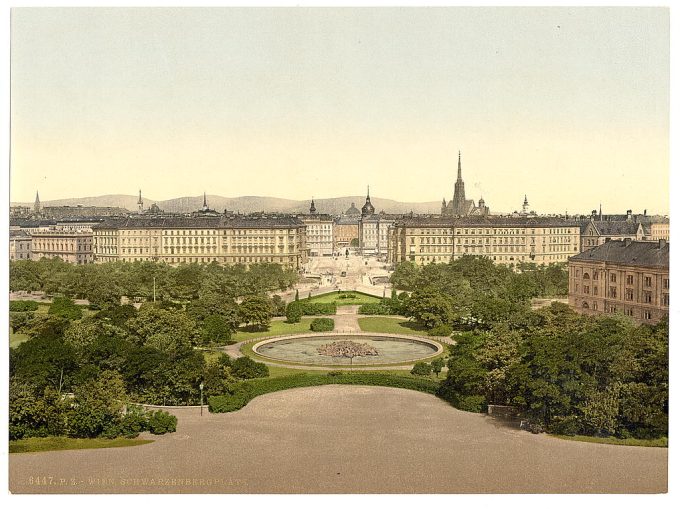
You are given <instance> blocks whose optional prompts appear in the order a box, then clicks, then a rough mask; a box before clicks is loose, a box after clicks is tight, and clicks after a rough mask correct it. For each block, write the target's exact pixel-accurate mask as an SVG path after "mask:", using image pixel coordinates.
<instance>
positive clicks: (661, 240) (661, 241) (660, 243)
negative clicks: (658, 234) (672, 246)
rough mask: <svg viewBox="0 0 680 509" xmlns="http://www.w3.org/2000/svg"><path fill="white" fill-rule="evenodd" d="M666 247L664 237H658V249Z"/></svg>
mask: <svg viewBox="0 0 680 509" xmlns="http://www.w3.org/2000/svg"><path fill="white" fill-rule="evenodd" d="M664 247H666V239H659V249H663V248H664Z"/></svg>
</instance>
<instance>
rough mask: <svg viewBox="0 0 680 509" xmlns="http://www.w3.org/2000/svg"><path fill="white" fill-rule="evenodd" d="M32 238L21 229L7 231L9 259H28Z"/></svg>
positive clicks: (29, 257)
mask: <svg viewBox="0 0 680 509" xmlns="http://www.w3.org/2000/svg"><path fill="white" fill-rule="evenodd" d="M31 244H32V238H31V236H30V234H28V233H26V232H23V231H10V233H9V259H10V260H30V259H31Z"/></svg>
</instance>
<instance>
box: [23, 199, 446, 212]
mask: <svg viewBox="0 0 680 509" xmlns="http://www.w3.org/2000/svg"><path fill="white" fill-rule="evenodd" d="M137 199H138V197H137V196H134V195H124V194H110V195H105V196H93V197H86V198H69V199H62V200H50V201H43V202H41V204H42V205H43V206H64V205H70V206H75V205H83V206H99V207H123V208H126V209H128V210H131V211H133V210H137ZM142 199H143V200H144V208H148V207H149V206H151V204H153V203H156V204H157V205H158V206H159V207H160V208H161V209H163V210H165V211H167V212H191V211H194V210H198V209H200V208H201V206H202V205H203V195H200V196H184V197H182V198H173V199H171V200H160V201H155V200H151V199H149V198H145V197H142ZM207 199H208V206H209V207H210V208H211V209H214V210H217V211H219V212H222V211H223V210H225V209H226V210H231V211H234V212H245V213H250V212H261V211H265V212H284V213H299V212H309V201H308V200H287V199H285V198H273V197H270V196H239V197H236V198H225V197H224V196H216V195H208V197H207ZM365 201H366V197H365V196H343V197H339V198H319V199H315V200H314V203H315V205H316V210H317V212H319V213H323V214H340V213H342V212H344V211H345V210H347V209H348V208H349V207H350V206H351V204H352V203H354V205H355V206H356V207H357V208H358V209H361V207H362V206H363V204H364V203H365ZM371 203H372V204H373V206H374V207H375V210H376V212H380V211H385V212H386V213H388V214H406V213H408V212H411V211H413V212H414V213H416V214H427V213H439V211H440V208H441V203H440V202H437V201H432V202H413V203H411V202H399V201H395V200H390V199H387V198H379V197H371ZM11 205H28V206H33V203H32V202H30V203H12V204H11Z"/></svg>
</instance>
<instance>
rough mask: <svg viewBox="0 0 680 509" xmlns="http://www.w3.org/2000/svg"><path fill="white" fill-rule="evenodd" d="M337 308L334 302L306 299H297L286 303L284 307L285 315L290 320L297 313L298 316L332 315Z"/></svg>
mask: <svg viewBox="0 0 680 509" xmlns="http://www.w3.org/2000/svg"><path fill="white" fill-rule="evenodd" d="M337 310H338V307H337V306H336V304H335V302H329V303H324V302H309V301H308V300H298V301H293V302H291V303H290V304H288V307H287V308H286V317H287V318H288V321H289V322H290V321H291V318H296V317H298V313H299V316H300V317H302V316H303V315H304V316H311V315H334V314H335V313H336V312H337ZM297 321H298V322H299V321H300V320H299V318H298V320H297ZM291 323H297V322H291Z"/></svg>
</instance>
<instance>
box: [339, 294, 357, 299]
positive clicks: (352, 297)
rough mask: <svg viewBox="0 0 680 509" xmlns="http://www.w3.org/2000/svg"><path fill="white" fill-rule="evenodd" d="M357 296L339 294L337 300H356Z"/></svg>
mask: <svg viewBox="0 0 680 509" xmlns="http://www.w3.org/2000/svg"><path fill="white" fill-rule="evenodd" d="M356 298H357V296H356V294H354V293H341V294H340V296H339V297H338V299H356Z"/></svg>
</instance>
